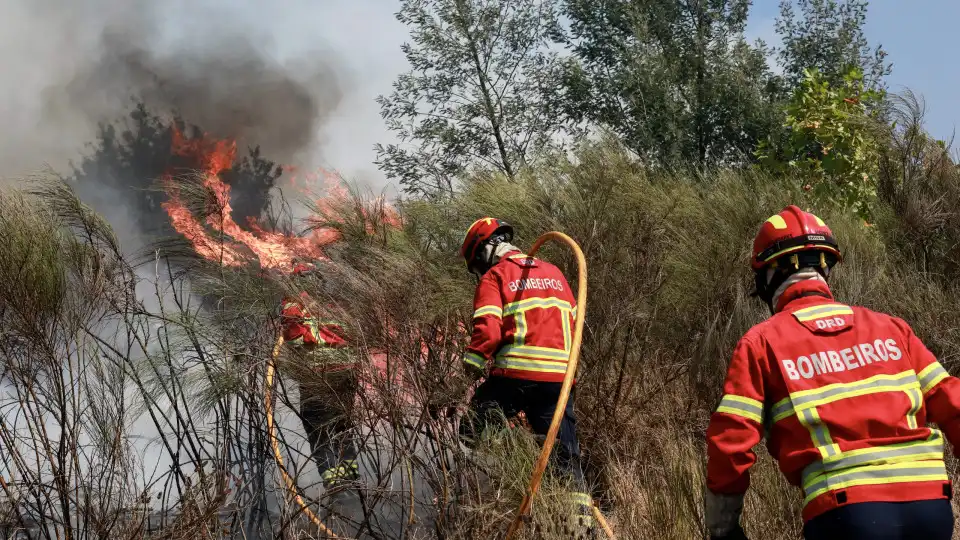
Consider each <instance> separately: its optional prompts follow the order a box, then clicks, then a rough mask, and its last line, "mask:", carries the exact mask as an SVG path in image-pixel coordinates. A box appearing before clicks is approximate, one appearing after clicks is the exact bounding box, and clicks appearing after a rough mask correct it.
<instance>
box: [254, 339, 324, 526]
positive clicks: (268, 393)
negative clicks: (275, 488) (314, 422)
mask: <svg viewBox="0 0 960 540" xmlns="http://www.w3.org/2000/svg"><path fill="white" fill-rule="evenodd" d="M282 346H283V335H282V334H281V335H278V336H277V342H276V344H275V345H274V346H273V354H271V355H270V360H269V361H268V362H267V377H266V379H267V380H266V387H267V388H266V390H265V391H264V398H265V401H266V414H267V431H268V433H269V434H270V444H271V446H273V457H274V459H276V460H277V468H278V469H280V476H282V477H283V481H284V483H286V484H287V490H288V491H289V492H290V494H291V495H293V498H294V500H296V501H297V504H299V505H300V508H301V510H303V514H304V515H305V516H307V517H308V518H309V519H310V521H312V522H313V524H314V525H316V526H317V527H319V528H320V532H322V533H323V534H325V535H327V536H328V537H330V538H340V537H339V536H337V535H335V534H333V531H331V530H330V529H328V528H327V526H326V525H324V524H323V522H322V521H320V518H319V517H317V515H316V514H314V513H313V511H312V510H310V507H309V506H307V501H304V500H303V497H301V496H300V493H298V492H297V483H296V482H295V481H294V479H293V478H291V477H290V474H289V473H288V472H287V468H286V467H285V466H284V464H283V455H282V454H281V453H280V441H279V440H278V439H277V426H276V424H275V423H274V418H273V375H274V373H275V372H276V363H277V355H279V354H280V347H282Z"/></svg>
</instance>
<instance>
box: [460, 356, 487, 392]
mask: <svg viewBox="0 0 960 540" xmlns="http://www.w3.org/2000/svg"><path fill="white" fill-rule="evenodd" d="M463 370H464V371H465V372H466V375H465V377H464V378H465V379H466V380H465V381H464V386H467V387H469V386H472V385H473V383H475V382H477V381H478V380H479V379H480V378H481V377H484V376H486V374H487V372H486V370H484V369H480V368H478V367H477V366H474V365H472V364H468V363H466V362H464V364H463Z"/></svg>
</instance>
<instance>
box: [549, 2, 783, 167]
mask: <svg viewBox="0 0 960 540" xmlns="http://www.w3.org/2000/svg"><path fill="white" fill-rule="evenodd" d="M749 5H750V2H749V0H567V1H566V3H565V15H566V16H567V18H569V20H570V28H569V32H568V33H567V35H566V38H565V41H566V43H567V44H568V46H569V47H570V48H571V50H572V51H573V52H574V54H575V58H574V59H573V60H572V61H571V62H570V64H569V66H568V70H567V72H566V86H567V88H568V89H569V96H570V99H569V101H568V103H567V104H568V109H567V112H568V113H569V114H570V115H571V116H572V117H573V119H575V120H586V121H591V122H594V123H597V124H601V125H605V126H608V127H610V128H612V129H613V130H614V131H615V132H616V133H618V134H619V135H620V136H621V137H622V138H623V140H624V142H625V143H626V144H627V145H628V146H629V147H631V148H632V149H633V150H635V151H636V152H637V153H638V154H640V155H641V156H642V157H643V158H645V159H647V160H648V161H650V162H653V163H664V164H673V163H677V162H684V163H690V162H694V163H698V164H702V165H705V164H711V163H724V162H731V161H739V160H741V159H743V157H744V156H745V155H746V153H748V152H750V151H751V150H752V149H753V148H754V146H755V144H756V142H757V141H758V140H759V139H761V138H762V137H764V136H765V135H766V134H767V133H769V132H770V130H772V129H774V127H775V126H776V125H777V121H778V119H779V116H780V115H779V112H778V110H777V101H778V99H777V96H778V95H779V93H778V91H777V86H776V84H775V83H776V79H774V78H773V77H772V75H771V73H770V72H769V70H768V68H767V63H766V58H765V57H766V50H765V49H764V47H763V46H753V45H751V44H749V43H747V42H746V40H745V38H744V29H745V27H746V21H747V10H748V7H749Z"/></svg>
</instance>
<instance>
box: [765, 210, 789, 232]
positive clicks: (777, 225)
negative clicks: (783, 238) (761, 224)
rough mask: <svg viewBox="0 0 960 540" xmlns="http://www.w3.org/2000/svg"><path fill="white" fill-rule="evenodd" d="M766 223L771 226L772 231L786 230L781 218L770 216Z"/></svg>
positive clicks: (784, 222) (785, 224) (778, 215)
mask: <svg viewBox="0 0 960 540" xmlns="http://www.w3.org/2000/svg"><path fill="white" fill-rule="evenodd" d="M767 223H769V224H771V225H773V228H774V229H777V230H781V229H786V228H787V222H786V220H784V219H783V216H781V215H780V214H777V215H775V216H770V219H768V220H767Z"/></svg>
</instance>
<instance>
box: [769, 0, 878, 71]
mask: <svg viewBox="0 0 960 540" xmlns="http://www.w3.org/2000/svg"><path fill="white" fill-rule="evenodd" d="M795 5H796V7H795ZM868 5H869V2H867V1H866V0H780V16H779V17H778V18H777V22H776V30H777V34H779V35H780V37H781V39H782V41H783V46H782V47H781V48H780V49H779V51H778V54H777V56H778V58H779V61H780V64H781V66H782V67H783V71H784V76H785V77H786V79H787V82H788V85H789V87H790V88H797V87H798V86H799V85H800V83H801V82H802V81H803V80H804V73H805V71H806V70H807V69H816V70H817V71H818V72H819V73H820V74H821V75H822V76H823V78H824V79H825V80H826V82H827V83H828V84H830V85H834V86H837V85H842V84H843V83H844V77H845V76H846V75H847V74H848V73H849V72H850V70H851V69H859V70H860V71H862V72H863V75H864V82H865V83H866V85H867V87H868V88H873V89H878V90H883V89H884V88H885V84H884V77H886V76H887V75H889V74H890V71H891V65H890V63H889V62H887V60H886V58H887V52H886V51H885V50H883V47H881V46H880V45H877V46H876V47H871V46H870V43H869V41H868V40H867V38H866V36H865V35H864V32H863V27H864V24H865V23H866V20H867V6H868ZM796 8H799V11H798V10H797V9H796Z"/></svg>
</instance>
